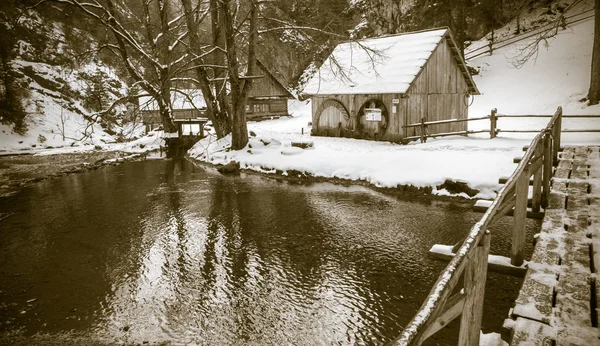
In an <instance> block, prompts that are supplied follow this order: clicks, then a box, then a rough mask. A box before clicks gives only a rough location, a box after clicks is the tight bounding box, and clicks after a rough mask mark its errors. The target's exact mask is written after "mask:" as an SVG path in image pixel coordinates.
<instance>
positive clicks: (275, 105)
mask: <svg viewBox="0 0 600 346" xmlns="http://www.w3.org/2000/svg"><path fill="white" fill-rule="evenodd" d="M287 101H288V100H287V99H286V98H282V99H248V102H247V103H246V105H247V106H248V107H249V110H250V111H246V118H248V119H253V118H259V117H266V116H286V115H289V113H288V105H287ZM255 104H258V105H265V104H267V105H269V111H268V112H262V107H261V111H260V112H254V105H255Z"/></svg>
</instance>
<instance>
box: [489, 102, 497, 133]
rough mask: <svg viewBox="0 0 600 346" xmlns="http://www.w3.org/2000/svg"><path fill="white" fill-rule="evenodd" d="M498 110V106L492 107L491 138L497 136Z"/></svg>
mask: <svg viewBox="0 0 600 346" xmlns="http://www.w3.org/2000/svg"><path fill="white" fill-rule="evenodd" d="M497 112H498V110H497V109H496V108H492V111H491V112H490V139H492V138H496V122H497V121H498V118H497V117H496V113H497Z"/></svg>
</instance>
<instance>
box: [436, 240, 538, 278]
mask: <svg viewBox="0 0 600 346" xmlns="http://www.w3.org/2000/svg"><path fill="white" fill-rule="evenodd" d="M452 248H453V246H452V245H441V244H436V245H434V246H432V247H431V249H429V257H431V258H433V259H435V260H438V261H444V262H449V261H450V260H452V257H454V255H455V253H453V252H452V251H453V249H452ZM488 270H489V271H491V272H494V273H500V274H505V275H510V276H515V277H521V278H522V277H524V276H525V274H526V273H527V267H526V266H525V265H523V266H520V267H515V266H513V265H511V264H510V258H508V257H504V256H498V255H489V256H488Z"/></svg>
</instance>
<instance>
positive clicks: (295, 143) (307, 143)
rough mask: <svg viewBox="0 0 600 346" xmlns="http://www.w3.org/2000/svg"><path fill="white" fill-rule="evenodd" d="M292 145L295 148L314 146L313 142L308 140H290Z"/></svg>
mask: <svg viewBox="0 0 600 346" xmlns="http://www.w3.org/2000/svg"><path fill="white" fill-rule="evenodd" d="M292 147H296V148H300V149H308V148H314V147H315V143H314V142H313V141H310V140H299V141H292Z"/></svg>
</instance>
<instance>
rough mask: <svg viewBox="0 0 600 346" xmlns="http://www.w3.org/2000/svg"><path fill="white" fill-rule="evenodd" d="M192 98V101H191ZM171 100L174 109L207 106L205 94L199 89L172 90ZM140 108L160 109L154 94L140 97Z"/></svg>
mask: <svg viewBox="0 0 600 346" xmlns="http://www.w3.org/2000/svg"><path fill="white" fill-rule="evenodd" d="M190 100H191V102H190ZM171 102H172V103H173V109H195V108H198V109H202V108H206V101H204V95H202V91H200V90H199V89H178V90H177V91H174V90H173V91H171ZM139 103H140V109H141V110H144V111H156V110H158V104H157V102H156V100H154V98H153V97H152V96H142V97H140V98H139Z"/></svg>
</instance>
